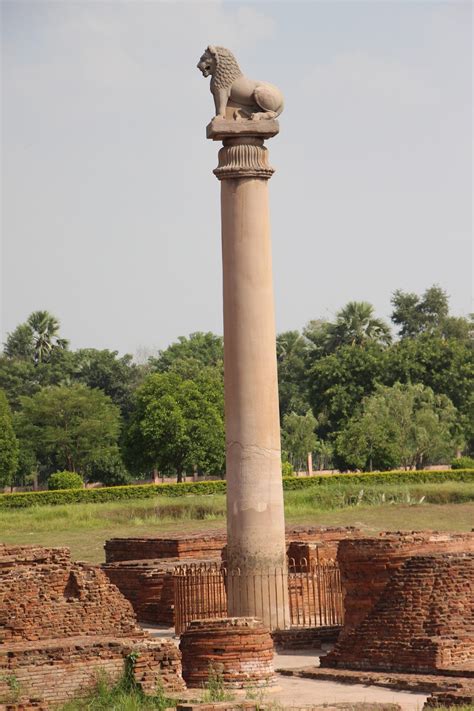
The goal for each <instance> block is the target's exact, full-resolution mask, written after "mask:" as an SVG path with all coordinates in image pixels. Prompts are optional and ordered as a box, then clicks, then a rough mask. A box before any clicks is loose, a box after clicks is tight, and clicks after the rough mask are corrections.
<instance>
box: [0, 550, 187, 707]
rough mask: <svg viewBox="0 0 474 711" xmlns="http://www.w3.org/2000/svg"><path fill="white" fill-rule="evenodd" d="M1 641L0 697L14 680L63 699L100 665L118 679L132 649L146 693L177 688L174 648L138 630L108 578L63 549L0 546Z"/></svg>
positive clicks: (27, 691)
mask: <svg viewBox="0 0 474 711" xmlns="http://www.w3.org/2000/svg"><path fill="white" fill-rule="evenodd" d="M0 645H1V646H0V678H1V679H2V681H1V682H0V696H1V697H6V696H8V690H9V689H8V680H9V679H12V678H14V679H15V685H17V686H18V687H19V688H20V690H21V693H22V695H25V696H27V697H35V698H40V699H44V700H45V701H46V702H54V703H59V702H62V701H64V700H66V699H67V698H69V697H70V696H72V695H74V694H77V693H81V692H83V691H84V689H85V688H86V687H87V686H88V685H89V686H90V685H91V684H92V683H93V681H94V679H95V675H96V673H97V670H98V669H103V670H104V671H106V672H107V673H108V674H109V675H110V676H111V678H113V679H118V678H119V677H120V676H121V675H122V673H123V671H124V665H125V658H126V657H127V656H128V655H129V654H130V653H132V652H134V653H137V654H138V658H137V662H136V664H135V668H134V674H135V679H136V681H137V682H138V683H139V684H141V686H142V688H143V690H144V691H145V692H147V693H152V692H154V691H155V689H156V687H157V684H160V685H162V686H163V687H164V688H165V689H180V688H182V687H183V681H182V678H181V663H180V658H179V653H178V652H177V650H176V647H175V646H174V645H173V644H172V643H171V642H170V641H169V640H164V639H153V638H151V637H150V636H149V635H148V634H147V633H146V632H144V631H143V629H142V628H141V627H140V626H139V625H138V624H137V622H136V617H135V615H134V613H133V610H132V607H131V605H130V603H129V602H128V601H127V600H126V599H125V598H124V597H123V595H122V594H121V593H120V592H119V590H118V589H117V588H116V587H115V586H114V585H112V584H111V583H110V581H109V580H108V578H107V576H106V575H105V574H104V573H103V572H102V571H101V570H100V569H99V568H97V567H95V566H92V565H87V564H85V563H73V562H72V561H71V558H70V554H69V550H68V549H67V548H50V549H48V548H41V547H34V546H5V545H0Z"/></svg>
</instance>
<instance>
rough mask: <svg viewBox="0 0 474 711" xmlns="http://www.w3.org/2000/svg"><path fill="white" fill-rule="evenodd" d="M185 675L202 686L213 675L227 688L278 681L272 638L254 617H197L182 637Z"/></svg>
mask: <svg viewBox="0 0 474 711" xmlns="http://www.w3.org/2000/svg"><path fill="white" fill-rule="evenodd" d="M179 648H180V650H181V654H182V665H183V678H184V680H185V682H186V684H187V686H188V687H190V688H202V687H203V686H204V685H205V684H207V683H208V682H209V678H210V676H212V674H215V675H218V676H219V678H221V679H222V681H223V684H224V686H225V687H226V688H233V689H242V688H245V687H247V686H248V685H249V684H250V685H251V686H267V685H269V684H273V683H274V681H275V673H274V669H273V640H272V638H271V636H270V632H269V630H268V628H267V627H265V626H264V625H263V624H262V622H261V621H260V620H258V619H256V618H255V617H225V618H223V619H218V620H194V621H193V622H191V623H190V625H189V627H188V629H187V630H186V632H184V633H183V635H182V636H181V642H180V645H179Z"/></svg>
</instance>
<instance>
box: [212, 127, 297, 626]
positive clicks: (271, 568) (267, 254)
mask: <svg viewBox="0 0 474 711" xmlns="http://www.w3.org/2000/svg"><path fill="white" fill-rule="evenodd" d="M277 132H278V123H277V121H275V120H264V121H228V120H223V119H214V121H213V122H212V123H211V124H210V125H209V126H208V137H209V138H212V139H213V140H222V141H223V148H221V150H220V151H219V165H218V167H217V168H216V169H215V170H214V173H215V175H216V176H217V178H218V179H219V180H220V181H221V210H222V262H223V291H224V373H225V375H224V380H225V421H226V476H227V536H228V540H227V566H228V571H229V576H228V605H229V615H231V616H256V617H260V618H262V619H263V620H264V622H265V623H266V624H268V625H269V626H270V627H272V628H276V627H280V628H283V627H285V626H287V625H288V624H289V616H288V586H287V573H286V545H285V524H284V510H283V488H282V475H281V453H280V420H279V409H278V380H277V363H276V348H275V322H274V304H273V287H272V260H271V244H270V219H269V207H268V180H269V178H270V177H271V176H272V174H273V172H274V171H273V168H271V167H270V165H269V163H268V151H267V149H266V148H265V147H264V145H263V143H264V139H265V138H270V137H272V136H274V135H275V134H276V133H277Z"/></svg>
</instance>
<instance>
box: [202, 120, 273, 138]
mask: <svg viewBox="0 0 474 711" xmlns="http://www.w3.org/2000/svg"><path fill="white" fill-rule="evenodd" d="M279 131H280V124H279V123H278V121H276V120H271V121H257V122H256V121H245V120H243V121H233V120H229V119H222V118H214V119H212V121H211V122H210V123H209V124H208V125H207V126H206V138H211V139H212V140H213V141H223V140H224V139H226V138H242V137H257V138H263V139H265V138H273V137H274V136H276V135H277V134H278V133H279Z"/></svg>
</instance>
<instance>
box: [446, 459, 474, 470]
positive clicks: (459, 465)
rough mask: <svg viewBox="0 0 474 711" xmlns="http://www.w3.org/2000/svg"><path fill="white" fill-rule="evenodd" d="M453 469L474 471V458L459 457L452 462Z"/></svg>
mask: <svg viewBox="0 0 474 711" xmlns="http://www.w3.org/2000/svg"><path fill="white" fill-rule="evenodd" d="M451 469H474V458H473V457H458V458H457V459H453V461H452V462H451Z"/></svg>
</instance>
